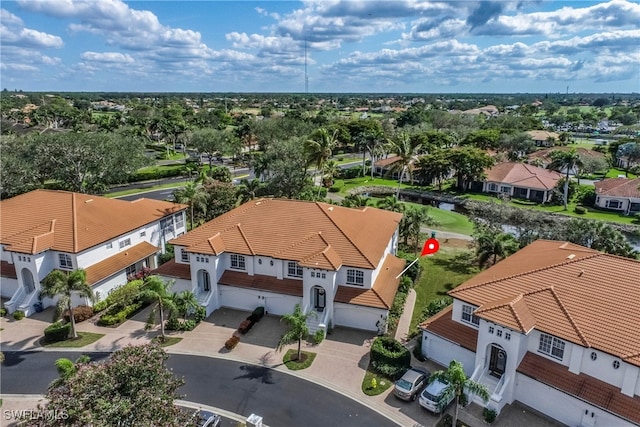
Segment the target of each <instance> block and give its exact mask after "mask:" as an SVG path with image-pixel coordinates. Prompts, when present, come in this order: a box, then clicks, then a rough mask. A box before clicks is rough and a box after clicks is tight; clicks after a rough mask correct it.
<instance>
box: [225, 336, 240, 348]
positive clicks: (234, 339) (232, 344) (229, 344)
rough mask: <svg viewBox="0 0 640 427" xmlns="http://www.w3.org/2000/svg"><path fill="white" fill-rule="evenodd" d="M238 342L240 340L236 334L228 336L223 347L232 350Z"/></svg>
mask: <svg viewBox="0 0 640 427" xmlns="http://www.w3.org/2000/svg"><path fill="white" fill-rule="evenodd" d="M239 342H240V337H239V336H237V335H232V336H231V338H229V339H228V340H227V341H226V342H225V343H224V348H226V349H227V350H233V349H234V348H236V346H237V345H238V343H239Z"/></svg>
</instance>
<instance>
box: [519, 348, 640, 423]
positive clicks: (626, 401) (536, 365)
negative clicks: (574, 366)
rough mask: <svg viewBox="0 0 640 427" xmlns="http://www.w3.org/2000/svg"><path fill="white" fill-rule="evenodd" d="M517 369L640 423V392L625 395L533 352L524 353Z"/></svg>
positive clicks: (617, 389) (612, 387)
mask: <svg viewBox="0 0 640 427" xmlns="http://www.w3.org/2000/svg"><path fill="white" fill-rule="evenodd" d="M517 371H518V372H519V373H521V374H523V375H526V376H528V377H530V378H533V379H534V380H536V381H539V382H541V383H544V384H547V385H549V386H551V387H553V388H555V389H558V390H560V391H563V392H565V393H567V394H569V395H571V396H574V397H576V398H578V399H581V400H584V401H587V402H589V403H590V404H592V405H594V406H597V407H599V408H602V409H604V410H605V411H608V412H612V413H614V414H616V415H617V416H619V417H622V418H625V419H627V420H629V421H631V422H632V423H636V424H640V396H634V397H631V396H627V395H624V394H622V393H620V389H619V388H618V387H615V386H613V385H611V384H608V383H606V382H604V381H600V380H598V379H596V378H594V377H591V376H589V375H586V374H584V373H580V374H573V373H571V372H569V368H567V367H566V366H564V365H561V364H559V363H555V362H553V361H551V360H549V359H546V358H544V357H542V356H538V355H537V354H533V353H530V352H527V353H526V354H525V355H524V358H523V359H522V362H520V365H519V366H518V369H517Z"/></svg>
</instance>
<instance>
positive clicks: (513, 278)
mask: <svg viewBox="0 0 640 427" xmlns="http://www.w3.org/2000/svg"><path fill="white" fill-rule="evenodd" d="M639 284H640V262H639V261H637V260H632V259H629V258H623V257H619V256H614V255H608V254H604V253H601V252H598V251H595V250H593V249H589V248H585V247H582V246H578V245H575V244H572V243H568V242H558V241H550V240H537V241H535V242H533V243H532V244H530V245H529V246H526V247H525V248H524V249H521V250H520V251H519V252H517V253H515V254H514V255H511V256H510V257H508V258H506V259H505V260H503V261H501V262H499V263H498V264H496V265H494V266H492V267H491V268H488V269H487V270H484V271H482V272H481V273H479V274H478V275H476V276H475V277H473V278H471V279H469V280H467V281H466V282H464V283H463V284H461V285H460V286H458V287H456V288H455V289H453V290H451V291H449V295H450V296H451V297H452V298H453V304H452V305H451V306H450V307H449V308H447V309H445V310H443V311H441V312H440V313H438V314H436V315H435V316H433V317H431V318H429V319H427V320H426V321H425V322H423V323H422V324H421V325H420V329H421V330H422V345H421V351H422V354H423V355H424V356H425V357H427V358H429V359H432V360H434V361H436V362H438V363H440V364H443V365H445V366H446V365H448V364H449V362H450V361H451V360H453V359H455V360H458V361H460V362H461V363H462V364H463V366H464V368H465V372H466V373H467V375H468V376H470V377H471V379H473V380H475V381H477V382H480V383H482V384H484V385H485V386H486V387H487V388H488V389H489V393H490V399H489V402H488V403H487V404H486V405H487V406H488V407H490V408H492V409H495V410H496V411H498V412H500V410H501V409H502V408H504V406H505V405H509V404H511V403H513V402H514V401H519V402H521V403H523V404H525V405H527V406H530V407H532V408H533V409H535V410H538V411H540V412H542V413H543V414H545V415H547V416H549V417H552V418H554V419H556V420H558V421H560V422H561V423H563V424H565V425H568V426H589V427H611V426H616V427H632V426H634V425H635V426H637V425H640V333H638V330H639V329H638V328H639V327H638V325H640V310H638V301H640V286H639ZM474 399H475V398H474ZM478 403H482V402H478Z"/></svg>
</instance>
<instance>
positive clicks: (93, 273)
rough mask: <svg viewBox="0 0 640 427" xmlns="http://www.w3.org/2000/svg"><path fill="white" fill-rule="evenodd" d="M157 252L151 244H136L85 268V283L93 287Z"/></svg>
mask: <svg viewBox="0 0 640 427" xmlns="http://www.w3.org/2000/svg"><path fill="white" fill-rule="evenodd" d="M158 251H159V249H158V248H156V247H155V246H153V245H152V244H151V243H147V242H142V243H138V244H137V245H135V246H132V247H130V248H128V249H127V250H126V251H121V252H119V253H117V254H115V255H113V256H110V257H109V258H106V259H103V260H102V261H100V262H98V263H95V264H93V265H92V266H90V267H87V268H85V272H86V273H87V283H89V284H90V285H94V284H96V283H97V282H99V281H101V280H103V279H106V278H107V277H109V276H111V275H113V274H116V273H118V272H119V271H122V270H124V269H125V268H127V267H128V266H130V265H132V264H135V263H136V262H138V261H142V260H143V259H145V258H147V257H148V256H151V255H154V254H155V253H157V252H158Z"/></svg>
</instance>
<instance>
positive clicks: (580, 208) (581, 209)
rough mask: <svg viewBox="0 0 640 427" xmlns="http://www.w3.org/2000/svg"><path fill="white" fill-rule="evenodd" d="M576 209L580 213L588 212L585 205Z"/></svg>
mask: <svg viewBox="0 0 640 427" xmlns="http://www.w3.org/2000/svg"><path fill="white" fill-rule="evenodd" d="M574 210H575V212H576V213H577V214H579V215H584V214H586V213H587V212H588V210H587V208H585V207H584V206H576V208H575V209H574Z"/></svg>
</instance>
